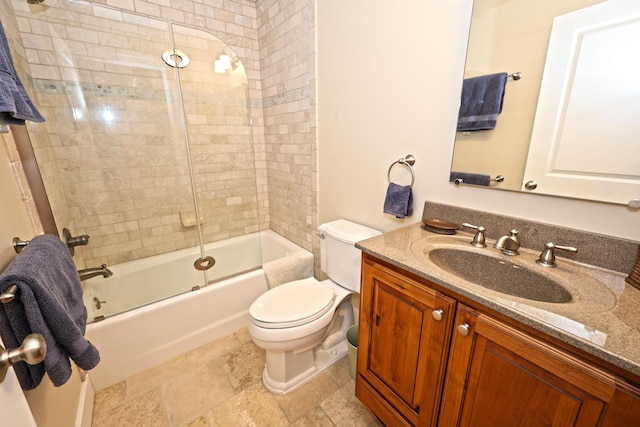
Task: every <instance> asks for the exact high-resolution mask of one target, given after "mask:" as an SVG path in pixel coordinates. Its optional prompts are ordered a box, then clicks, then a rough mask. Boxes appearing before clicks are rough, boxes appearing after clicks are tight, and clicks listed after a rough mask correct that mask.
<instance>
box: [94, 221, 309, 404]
mask: <svg viewBox="0 0 640 427" xmlns="http://www.w3.org/2000/svg"><path fill="white" fill-rule="evenodd" d="M205 252H206V254H207V255H210V256H213V257H214V258H215V259H216V260H217V262H216V265H215V266H214V268H212V269H211V270H210V272H215V273H214V274H213V277H211V273H209V276H208V277H207V280H208V282H209V283H210V284H209V285H208V286H206V287H203V288H201V289H198V290H196V291H194V292H190V291H188V292H185V293H182V294H180V295H177V296H172V297H170V298H169V296H170V294H171V292H172V291H171V290H170V289H171V287H172V286H173V287H175V283H176V282H179V283H182V284H183V286H187V289H190V288H191V286H192V285H193V284H197V283H198V281H202V273H201V272H197V271H196V270H194V269H193V267H192V266H191V264H192V263H193V260H194V259H195V258H197V257H198V256H199V255H200V251H199V249H197V248H195V249H183V250H180V251H176V252H173V253H170V254H163V255H157V256H153V257H149V258H145V259H141V260H137V261H131V262H126V263H123V264H120V265H114V266H110V267H109V269H110V270H112V271H113V276H111V277H109V278H107V279H101V278H97V279H92V280H90V281H87V282H86V284H85V290H84V294H85V295H84V298H85V305H86V306H87V308H88V311H89V319H94V318H96V317H98V319H100V318H101V317H100V316H103V315H104V316H105V317H106V319H105V320H101V321H95V322H92V323H90V324H89V325H88V326H87V333H86V335H87V338H88V339H89V340H90V341H91V342H92V343H93V344H94V345H95V346H96V347H97V348H98V349H99V350H100V356H101V361H100V364H99V365H98V366H97V367H96V368H94V369H93V370H92V371H91V381H92V385H93V388H94V389H95V390H96V391H100V390H102V389H104V388H107V387H109V386H111V385H114V384H116V383H118V382H120V381H123V380H124V379H126V378H128V377H130V376H132V375H135V374H138V373H140V372H142V371H144V370H146V369H149V368H151V367H153V366H156V365H158V364H161V363H164V362H166V361H168V360H170V359H172V358H174V357H176V356H179V355H180V354H183V353H185V352H187V351H189V350H191V349H194V348H196V347H199V346H201V345H203V344H206V343H207V342H210V341H212V340H215V339H217V338H220V337H222V336H224V335H226V334H229V333H231V332H234V331H236V330H238V329H240V328H242V327H243V326H246V325H248V323H249V306H250V305H251V303H252V302H253V301H255V299H256V298H257V297H258V296H260V295H262V294H263V293H264V292H266V291H267V290H268V289H269V285H268V281H267V275H266V274H265V270H267V271H273V270H274V266H275V270H276V271H275V274H277V273H278V271H277V270H278V269H280V268H281V267H280V266H282V268H284V269H286V270H288V273H287V274H294V275H299V276H300V277H291V279H302V278H304V277H309V276H310V275H312V273H313V255H312V254H311V253H310V252H308V251H306V250H305V249H303V248H301V247H299V246H297V245H295V244H293V243H292V242H290V241H288V240H287V239H285V238H283V237H281V236H280V235H278V234H277V233H274V232H273V231H271V230H267V231H262V232H260V233H253V234H249V235H245V236H240V237H234V238H231V239H228V240H224V241H221V242H215V243H212V244H208V245H205ZM292 264H295V265H292ZM185 266H187V267H189V268H185ZM185 271H187V272H189V273H185ZM190 275H192V276H190ZM149 292H152V293H153V295H152V296H151V298H152V300H155V302H153V303H152V304H147V305H142V306H141V307H138V308H133V309H130V308H129V307H131V306H132V305H136V304H137V305H140V304H143V301H147V302H148V301H149V295H148V293H149ZM118 301H126V303H127V304H130V305H129V306H118V304H119V303H118ZM136 301H137V302H136ZM98 306H99V307H100V308H98ZM118 312H119V314H116V315H113V316H112V314H114V313H118ZM107 316H108V317H107ZM111 316H112V317H111Z"/></svg>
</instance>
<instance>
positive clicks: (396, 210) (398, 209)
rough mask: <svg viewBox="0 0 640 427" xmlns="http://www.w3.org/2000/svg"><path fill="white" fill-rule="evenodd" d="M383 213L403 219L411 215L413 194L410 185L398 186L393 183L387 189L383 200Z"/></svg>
mask: <svg viewBox="0 0 640 427" xmlns="http://www.w3.org/2000/svg"><path fill="white" fill-rule="evenodd" d="M383 212H384V213H386V214H390V215H394V216H395V217H396V218H404V217H405V216H411V215H413V193H412V191H411V186H410V185H398V184H394V183H393V182H390V183H389V186H388V187H387V195H386V197H385V199H384V210H383Z"/></svg>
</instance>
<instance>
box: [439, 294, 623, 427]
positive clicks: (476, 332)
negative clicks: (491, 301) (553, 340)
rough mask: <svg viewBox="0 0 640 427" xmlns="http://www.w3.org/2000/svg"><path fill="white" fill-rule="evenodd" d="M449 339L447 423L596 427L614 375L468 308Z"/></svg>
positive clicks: (461, 311)
mask: <svg viewBox="0 0 640 427" xmlns="http://www.w3.org/2000/svg"><path fill="white" fill-rule="evenodd" d="M454 328H457V331H456V332H454V336H453V338H452V344H451V353H450V358H449V370H448V373H447V383H446V385H445V390H444V395H443V399H442V408H441V414H440V425H443V426H458V425H459V426H478V427H484V426H492V427H497V426H508V427H511V426H516V425H527V426H596V425H597V424H598V420H599V419H600V417H601V414H602V412H603V409H604V407H605V405H606V403H607V402H609V401H610V400H611V398H612V395H613V393H614V391H615V387H614V382H613V379H612V378H611V376H610V375H608V374H606V373H605V372H603V371H600V370H599V369H597V368H595V367H593V366H590V365H588V364H586V363H585V362H584V361H581V360H578V359H576V358H574V357H573V356H572V355H570V354H568V353H565V352H563V351H561V350H559V349H556V348H554V347H552V346H550V345H548V344H546V343H544V342H542V341H539V340H537V339H535V338H533V337H530V336H528V335H526V334H524V333H523V332H521V331H518V330H516V329H514V328H512V327H510V326H508V325H506V324H503V323H501V322H499V321H497V320H495V319H493V318H491V317H488V316H486V315H484V314H477V313H476V312H475V311H474V310H472V309H470V308H468V307H465V306H463V305H459V306H458V312H457V316H456V321H455V325H454Z"/></svg>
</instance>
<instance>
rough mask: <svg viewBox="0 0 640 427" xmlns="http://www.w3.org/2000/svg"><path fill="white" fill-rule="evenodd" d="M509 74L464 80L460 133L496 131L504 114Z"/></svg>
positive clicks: (459, 118) (459, 117)
mask: <svg viewBox="0 0 640 427" xmlns="http://www.w3.org/2000/svg"><path fill="white" fill-rule="evenodd" d="M506 83H507V73H497V74H489V75H487V76H480V77H472V78H469V79H464V83H463V84H462V99H461V101H460V113H459V114H458V131H459V132H463V131H476V130H488V129H495V127H496V123H497V121H498V114H500V113H501V112H502V102H503V100H504V89H505V84H506Z"/></svg>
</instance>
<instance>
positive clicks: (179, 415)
mask: <svg viewBox="0 0 640 427" xmlns="http://www.w3.org/2000/svg"><path fill="white" fill-rule="evenodd" d="M182 369H183V372H184V367H183V368H182ZM162 393H163V398H164V402H165V404H166V405H167V414H168V416H169V422H170V424H171V425H172V426H176V425H182V424H184V423H186V422H188V421H190V420H192V419H194V418H195V417H197V416H198V415H203V414H205V413H206V412H207V411H209V410H210V409H212V408H213V407H215V406H216V405H218V404H219V403H221V402H223V401H225V400H226V399H228V398H230V397H231V396H233V394H234V390H233V387H232V386H231V384H230V383H229V380H228V379H227V376H226V375H225V371H224V367H223V366H222V365H221V363H220V360H218V359H216V360H212V361H209V362H208V363H207V364H205V365H203V366H201V367H198V368H194V369H192V370H188V371H186V372H185V373H184V374H183V375H180V376H178V377H176V378H174V379H172V380H171V381H169V382H167V383H166V384H164V385H163V386H162Z"/></svg>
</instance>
